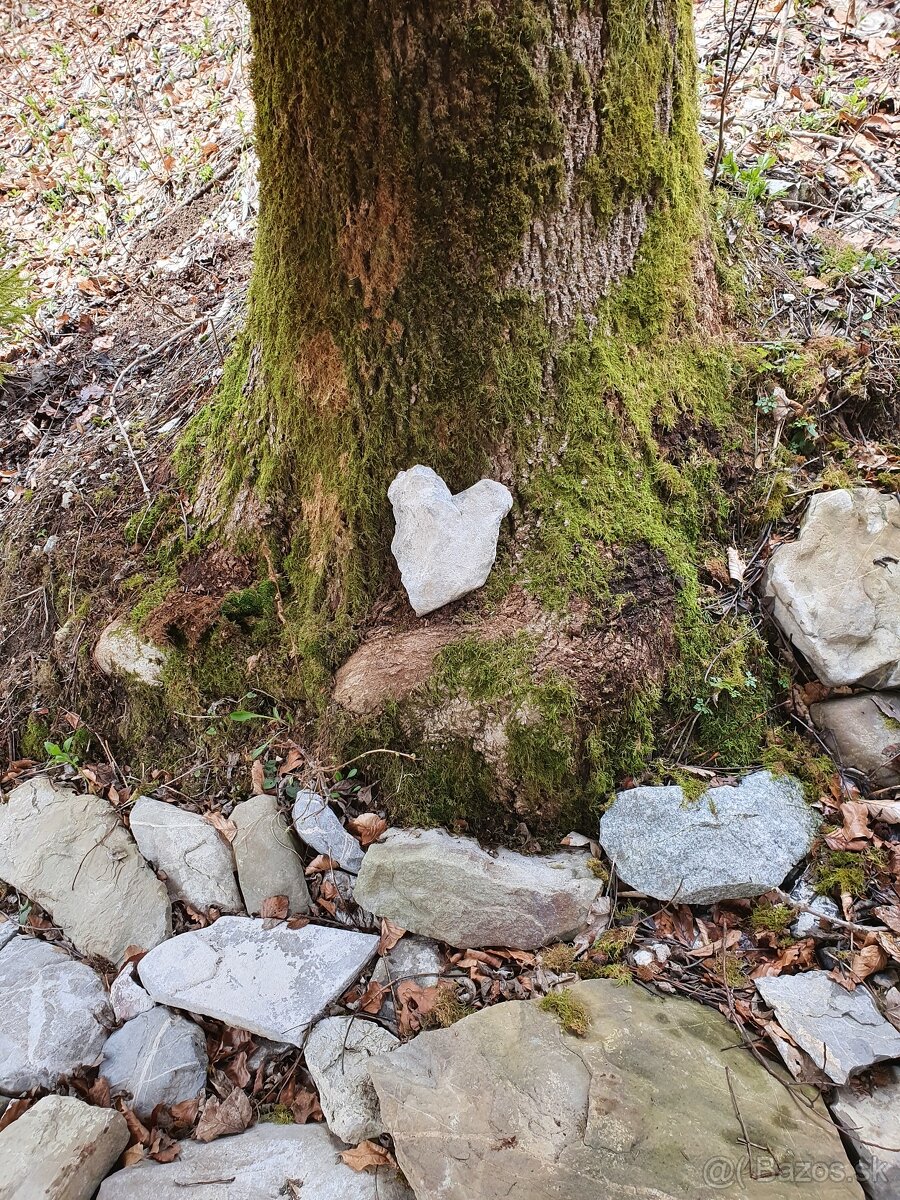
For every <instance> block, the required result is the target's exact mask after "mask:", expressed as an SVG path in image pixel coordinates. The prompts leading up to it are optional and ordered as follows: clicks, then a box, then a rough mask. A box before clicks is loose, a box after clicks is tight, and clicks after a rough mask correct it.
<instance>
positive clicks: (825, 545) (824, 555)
mask: <svg viewBox="0 0 900 1200" xmlns="http://www.w3.org/2000/svg"><path fill="white" fill-rule="evenodd" d="M763 594H764V595H765V596H766V597H767V598H768V599H769V600H771V602H772V615H773V617H774V619H775V621H776V622H777V623H778V624H779V625H780V626H781V628H782V630H783V631H784V633H785V634H786V635H787V636H788V637H789V638H790V639H791V641H792V642H793V643H794V646H795V647H796V648H797V649H798V650H799V651H800V653H801V654H802V655H803V656H804V658H806V660H807V662H808V663H809V664H810V666H811V667H812V668H813V670H814V671H815V673H816V675H817V676H818V677H819V679H821V681H822V682H823V683H825V684H827V685H828V686H829V687H839V686H841V685H842V684H855V685H857V686H858V687H870V688H889V687H898V686H900V497H898V496H897V495H895V494H894V493H890V494H887V493H883V492H878V491H875V490H874V489H873V488H854V489H853V490H852V491H846V490H843V489H842V490H839V491H834V492H819V493H818V494H817V495H815V496H813V497H812V499H811V500H810V502H809V507H808V508H807V510H806V516H805V517H804V518H803V523H802V524H801V526H800V534H799V536H798V538H797V541H795V542H788V543H784V544H782V545H780V546H778V547H777V548H776V550H775V551H774V553H773V554H772V557H771V558H770V559H769V564H768V566H767V568H766V572H765V575H764V576H763Z"/></svg>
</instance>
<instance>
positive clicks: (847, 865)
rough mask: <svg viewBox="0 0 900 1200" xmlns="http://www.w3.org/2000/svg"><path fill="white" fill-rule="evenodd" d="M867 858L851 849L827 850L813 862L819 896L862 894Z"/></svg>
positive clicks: (864, 884)
mask: <svg viewBox="0 0 900 1200" xmlns="http://www.w3.org/2000/svg"><path fill="white" fill-rule="evenodd" d="M866 866H867V859H866V855H865V854H864V853H860V852H854V851H852V850H829V851H827V852H826V853H824V854H823V855H822V856H821V857H820V858H819V859H818V860H817V862H816V864H815V877H816V891H817V892H818V893H819V895H820V896H827V895H830V894H831V893H832V892H834V893H837V894H838V895H844V894H847V895H850V896H862V895H864V894H865V891H866Z"/></svg>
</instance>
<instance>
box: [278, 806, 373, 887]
mask: <svg viewBox="0 0 900 1200" xmlns="http://www.w3.org/2000/svg"><path fill="white" fill-rule="evenodd" d="M291 816H292V818H293V821H294V828H295V829H296V830H297V833H298V835H299V836H300V838H301V839H302V840H303V841H304V842H306V844H307V846H312V848H313V850H318V852H319V853H320V854H327V855H328V857H329V858H331V859H333V860H334V861H335V862H336V863H338V864H339V865H340V866H342V867H343V868H344V870H345V871H350V872H351V873H352V874H354V875H355V874H356V873H357V871H358V870H359V868H360V867H361V866H362V860H363V852H362V847H361V846H360V844H359V842H358V841H357V840H356V838H355V837H353V835H352V834H350V833H348V832H347V830H346V829H345V828H344V827H343V825H342V824H341V823H340V821H339V820H338V818H337V816H336V815H335V813H334V810H333V809H332V808H331V807H330V805H329V804H328V802H327V801H326V800H325V799H324V798H323V797H322V796H320V795H318V793H317V792H298V793H297V798H296V799H295V801H294V808H293V811H292V813H291Z"/></svg>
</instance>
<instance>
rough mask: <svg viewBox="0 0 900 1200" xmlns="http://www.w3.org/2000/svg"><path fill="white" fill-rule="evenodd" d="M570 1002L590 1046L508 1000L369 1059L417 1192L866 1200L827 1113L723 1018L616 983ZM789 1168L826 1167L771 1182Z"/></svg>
mask: <svg viewBox="0 0 900 1200" xmlns="http://www.w3.org/2000/svg"><path fill="white" fill-rule="evenodd" d="M571 994H572V996H573V998H574V999H576V1000H579V1001H580V1002H581V1003H582V1004H583V1005H584V1006H585V1008H586V1009H587V1012H588V1015H589V1017H590V1021H591V1023H590V1027H589V1029H588V1031H587V1035H586V1036H585V1037H583V1038H576V1037H572V1036H571V1035H568V1034H565V1033H564V1032H563V1030H562V1027H561V1025H560V1022H559V1020H558V1019H557V1018H556V1017H555V1016H554V1015H553V1014H551V1013H548V1012H544V1011H542V1010H541V1008H540V1002H539V1001H509V1002H506V1003H502V1004H495V1005H493V1006H490V1007H488V1008H484V1009H482V1010H481V1011H480V1012H477V1013H475V1014H474V1015H472V1016H470V1017H465V1018H464V1019H463V1020H461V1021H458V1022H457V1023H456V1024H455V1025H453V1026H451V1027H450V1028H449V1029H443V1030H435V1031H433V1032H426V1033H420V1034H419V1035H418V1036H417V1037H415V1038H414V1039H413V1040H412V1041H410V1042H407V1043H406V1044H405V1045H403V1046H399V1047H397V1048H396V1049H395V1050H393V1051H392V1052H391V1053H390V1054H387V1055H377V1056H375V1057H373V1058H372V1059H371V1060H370V1063H369V1070H370V1073H371V1077H372V1080H373V1083H374V1085H375V1090H376V1092H377V1093H378V1097H379V1100H380V1102H381V1115H382V1121H383V1123H384V1126H385V1128H386V1129H387V1131H388V1132H389V1133H390V1134H391V1136H392V1137H393V1139H394V1146H395V1150H396V1154H397V1159H398V1161H399V1163H400V1167H401V1169H402V1171H403V1173H404V1174H405V1176H406V1178H407V1179H408V1180H409V1183H410V1185H411V1186H412V1188H413V1191H414V1192H415V1193H416V1195H417V1196H419V1197H422V1198H424V1197H427V1198H428V1200H471V1198H472V1197H476V1196H477V1197H478V1200H501V1198H503V1200H506V1198H508V1197H510V1196H514V1197H515V1198H516V1200H551V1198H553V1200H600V1198H601V1197H602V1198H603V1200H626V1198H632V1200H651V1197H652V1198H654V1200H676V1198H687V1197H696V1198H698V1200H699V1198H700V1197H703V1198H704V1200H712V1197H714V1196H715V1195H717V1194H721V1195H723V1196H726V1195H727V1196H733V1197H738V1196H740V1198H741V1200H802V1198H803V1197H807V1198H808V1200H850V1198H851V1197H852V1198H854V1200H861V1197H862V1193H861V1191H860V1189H859V1185H858V1184H857V1182H856V1180H855V1178H854V1175H853V1169H852V1167H851V1166H850V1164H849V1162H848V1161H847V1158H846V1155H845V1153H844V1151H843V1148H842V1146H841V1142H840V1138H839V1137H838V1134H837V1131H836V1130H835V1129H834V1128H833V1127H832V1126H830V1123H829V1122H827V1120H823V1118H824V1117H825V1116H826V1112H825V1109H824V1106H822V1104H821V1102H820V1101H817V1102H816V1104H815V1106H814V1111H812V1112H808V1111H806V1110H805V1109H804V1108H803V1107H801V1106H800V1105H797V1104H795V1103H794V1102H793V1101H792V1099H791V1096H790V1094H789V1092H788V1091H787V1089H786V1088H785V1086H784V1082H782V1079H781V1077H780V1073H774V1072H773V1073H772V1074H770V1073H768V1072H767V1071H766V1069H765V1068H764V1067H763V1066H761V1065H760V1063H758V1062H757V1061H756V1060H755V1059H754V1058H753V1057H752V1056H751V1055H749V1054H746V1053H742V1052H740V1051H738V1052H735V1047H739V1046H740V1045H741V1039H740V1035H739V1034H738V1033H737V1031H736V1030H735V1029H734V1027H733V1026H732V1025H730V1024H729V1022H728V1021H727V1020H726V1019H725V1018H724V1017H723V1016H722V1015H721V1014H720V1013H718V1012H715V1011H714V1010H712V1009H710V1008H706V1007H703V1006H702V1005H699V1004H695V1003H694V1002H692V1001H690V1000H682V999H668V998H667V999H662V998H660V997H658V996H654V995H651V994H650V993H649V992H646V991H644V990H643V989H642V988H638V987H630V988H622V987H617V986H616V985H615V984H614V983H613V982H612V981H611V980H592V981H590V982H583V983H576V984H574V985H573V986H572V988H571ZM726 1068H727V1070H726ZM729 1085H730V1088H731V1089H733V1091H734V1096H735V1101H736V1105H737V1107H738V1109H739V1112H740V1118H739V1117H738V1116H737V1115H736V1113H735V1103H733V1102H732V1099H731V1093H730V1090H729ZM744 1128H746V1136H747V1137H748V1139H749V1142H750V1146H751V1153H752V1154H753V1157H754V1173H753V1175H754V1176H756V1177H752V1176H751V1174H750V1171H749V1170H748V1167H747V1150H746V1149H745V1147H744V1145H742V1141H741V1139H742V1138H743V1137H744V1136H745V1134H744ZM773 1158H774V1159H775V1160H777V1162H775V1161H773ZM785 1161H800V1162H806V1163H809V1162H815V1163H820V1162H827V1163H829V1164H830V1165H831V1166H832V1167H833V1170H832V1171H831V1172H830V1173H829V1175H828V1176H827V1177H826V1178H825V1179H824V1180H819V1179H818V1176H816V1177H815V1178H816V1182H815V1183H813V1182H812V1181H810V1182H809V1183H808V1184H806V1185H803V1184H802V1183H801V1184H798V1182H796V1181H795V1180H794V1179H792V1178H791V1176H790V1175H789V1174H788V1173H787V1172H785V1173H784V1175H783V1176H779V1175H778V1173H777V1165H778V1164H779V1163H783V1162H785ZM766 1174H768V1175H769V1176H770V1177H769V1178H758V1176H761V1175H766ZM723 1186H724V1190H722V1191H721V1192H719V1190H718V1189H720V1188H722V1187H723Z"/></svg>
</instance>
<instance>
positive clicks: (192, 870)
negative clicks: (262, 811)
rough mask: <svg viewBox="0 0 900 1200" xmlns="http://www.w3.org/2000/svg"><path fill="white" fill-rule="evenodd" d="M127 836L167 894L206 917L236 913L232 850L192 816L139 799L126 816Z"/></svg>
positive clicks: (238, 898)
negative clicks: (213, 912)
mask: <svg viewBox="0 0 900 1200" xmlns="http://www.w3.org/2000/svg"><path fill="white" fill-rule="evenodd" d="M131 832H132V834H133V835H134V840H135V841H136V842H137V844H138V846H139V848H140V851H141V853H142V854H143V855H144V857H145V858H147V859H149V860H150V862H152V863H153V865H154V866H155V867H158V868H159V870H160V871H164V872H165V874H166V876H167V877H168V884H169V891H170V892H171V894H172V896H173V897H175V898H177V899H179V900H186V901H187V902H188V904H190V905H191V906H192V907H193V908H196V909H198V910H200V911H201V912H206V911H207V910H208V909H210V908H218V909H221V910H222V911H223V912H240V910H241V909H242V908H243V903H242V902H241V893H240V892H239V890H238V885H237V880H236V879H235V877H234V858H233V856H232V853H231V847H230V846H229V845H228V843H227V842H226V841H225V839H224V838H223V837H221V835H220V834H219V833H218V831H217V830H216V829H215V828H214V827H213V826H212V825H210V823H209V821H204V819H203V817H201V816H198V814H197V813H192V812H187V811H185V810H184V809H182V808H176V807H175V805H173V804H165V803H164V802H163V801H162V800H154V799H152V798H151V797H150V796H141V798H140V799H139V800H138V802H137V803H136V804H135V806H134V808H133V809H132V810H131Z"/></svg>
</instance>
